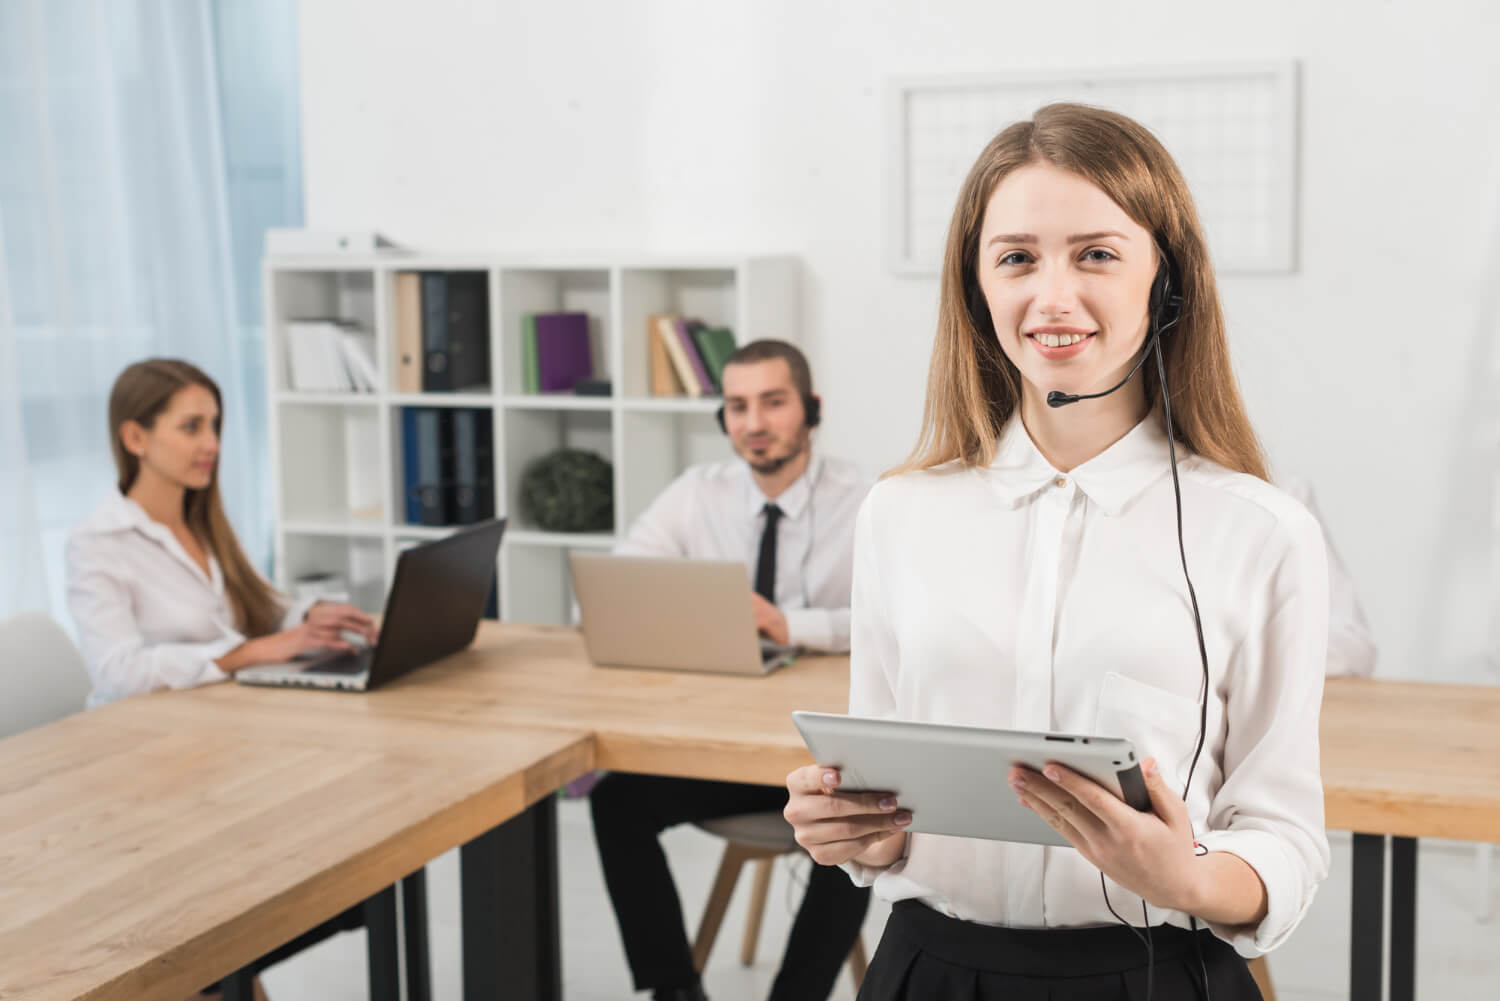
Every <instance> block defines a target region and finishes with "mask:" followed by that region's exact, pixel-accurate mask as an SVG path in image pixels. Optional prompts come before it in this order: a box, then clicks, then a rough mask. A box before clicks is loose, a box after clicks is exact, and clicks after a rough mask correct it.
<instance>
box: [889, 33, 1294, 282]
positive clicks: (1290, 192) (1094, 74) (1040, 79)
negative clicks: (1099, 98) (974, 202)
mask: <svg viewBox="0 0 1500 1001" xmlns="http://www.w3.org/2000/svg"><path fill="white" fill-rule="evenodd" d="M1246 76H1255V77H1263V78H1266V79H1267V80H1268V81H1269V82H1270V84H1271V90H1272V100H1271V115H1272V129H1271V142H1272V144H1273V156H1274V157H1275V159H1276V160H1277V161H1278V162H1283V163H1284V164H1285V169H1284V170H1281V171H1278V172H1277V173H1276V175H1275V176H1274V177H1273V179H1272V183H1271V188H1270V191H1271V199H1270V210H1269V214H1270V220H1271V224H1272V227H1273V229H1272V240H1271V246H1272V248H1273V249H1272V251H1271V253H1269V254H1267V255H1264V256H1263V257H1259V258H1244V259H1221V258H1219V257H1217V256H1215V260H1214V267H1215V270H1216V271H1217V273H1219V274H1291V273H1294V272H1295V271H1296V270H1297V268H1298V255H1297V249H1298V247H1297V237H1298V231H1299V228H1300V227H1299V218H1298V217H1299V205H1298V191H1299V189H1300V188H1301V163H1300V159H1301V158H1300V155H1299V154H1300V143H1299V137H1300V126H1301V122H1300V114H1299V113H1300V73H1299V66H1298V63H1297V61H1296V60H1294V59H1288V60H1262V61H1239V62H1215V63H1189V64H1179V65H1171V66H1149V65H1147V66H1098V67H1092V68H1089V69H1081V70H1080V69H1072V70H1069V69H1056V70H1052V69H1047V70H1041V69H1035V70H1017V71H1013V72H1008V73H984V74H950V75H943V76H898V77H891V78H889V79H887V81H886V143H885V146H886V154H885V169H886V240H885V258H886V266H887V268H888V269H889V270H890V271H892V272H893V273H895V274H897V275H901V276H905V277H921V278H932V277H936V276H937V275H938V274H939V273H940V271H941V268H942V253H941V248H942V247H943V243H940V244H939V248H940V253H939V254H938V255H937V259H935V260H931V261H924V260H917V259H915V258H913V256H912V251H911V241H910V218H911V209H912V205H911V190H910V179H909V178H908V177H907V164H908V163H910V158H909V155H908V153H909V145H908V140H909V138H910V134H909V132H908V129H907V124H908V123H907V107H908V100H909V99H910V97H911V96H912V95H914V94H918V93H926V94H931V93H941V92H943V91H973V90H984V89H986V88H1004V87H1012V86H1016V85H1022V84H1024V85H1028V86H1029V85H1036V84H1044V85H1045V84H1067V83H1071V84H1082V85H1084V86H1088V85H1089V84H1092V83H1097V82H1107V83H1115V82H1119V81H1139V80H1190V79H1191V80H1201V79H1221V78H1225V77H1234V78H1242V77H1246ZM976 154H977V151H976ZM954 195H955V196H956V195H957V192H956V191H955V192H954ZM944 242H946V234H945V240H944ZM1212 249H1213V248H1210V251H1212Z"/></svg>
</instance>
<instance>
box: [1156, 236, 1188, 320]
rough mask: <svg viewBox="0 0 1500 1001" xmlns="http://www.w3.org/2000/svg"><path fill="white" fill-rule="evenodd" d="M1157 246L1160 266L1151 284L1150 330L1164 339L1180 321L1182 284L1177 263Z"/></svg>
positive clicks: (1163, 246)
mask: <svg viewBox="0 0 1500 1001" xmlns="http://www.w3.org/2000/svg"><path fill="white" fill-rule="evenodd" d="M1157 246H1158V247H1159V248H1160V253H1161V266H1160V267H1158V268H1157V269H1156V278H1155V280H1154V281H1152V283H1151V301H1150V303H1149V308H1150V310H1151V325H1152V329H1153V330H1155V331H1157V332H1158V333H1157V336H1159V337H1164V336H1166V335H1167V334H1168V333H1170V332H1171V330H1172V328H1173V327H1175V326H1176V325H1177V321H1178V320H1180V319H1182V292H1181V288H1182V283H1181V280H1180V278H1179V277H1178V274H1177V261H1176V260H1175V259H1174V258H1173V257H1172V253H1171V251H1169V250H1167V249H1166V245H1165V244H1164V243H1161V242H1160V241H1158V243H1157Z"/></svg>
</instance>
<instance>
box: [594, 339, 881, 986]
mask: <svg viewBox="0 0 1500 1001" xmlns="http://www.w3.org/2000/svg"><path fill="white" fill-rule="evenodd" d="M723 378H724V406H723V407H722V408H721V409H720V410H719V414H718V419H719V426H720V427H721V428H722V429H723V431H724V433H725V434H726V435H728V437H729V441H730V444H731V446H732V447H733V448H734V451H735V453H736V454H737V455H738V456H739V460H742V461H738V460H736V461H730V462H722V463H711V464H706V465H701V466H694V467H693V468H691V469H689V470H687V471H686V472H685V473H683V474H682V475H681V476H679V477H678V478H677V479H676V480H675V481H674V482H673V483H672V484H671V485H670V486H669V487H667V489H666V490H665V491H664V492H663V493H662V495H661V496H660V497H658V498H657V499H656V501H655V502H654V503H652V505H651V507H650V508H648V509H647V510H646V512H645V513H644V514H642V515H641V517H640V519H639V520H638V521H637V522H636V523H635V524H634V525H633V526H631V529H630V533H629V535H628V536H627V537H626V539H625V541H624V542H623V543H622V544H621V545H620V546H619V547H618V549H617V551H618V552H620V553H622V554H629V555H633V556H671V557H679V558H689V559H716V560H743V561H744V562H745V564H746V567H747V569H748V571H749V573H750V575H751V580H752V582H753V583H754V587H755V593H754V594H752V596H751V601H752V602H753V603H754V607H755V624H756V627H757V628H758V629H759V630H760V633H761V635H763V636H764V637H766V638H767V639H769V640H771V641H772V642H774V643H777V644H780V645H783V646H795V647H804V648H807V649H809V650H817V651H825V652H831V653H842V652H844V651H847V650H848V649H849V592H850V578H851V575H852V568H853V556H854V517H855V514H856V513H857V512H858V511H859V505H860V503H861V501H863V500H864V496H865V493H866V492H867V491H868V489H869V486H870V483H869V481H868V480H867V479H866V478H865V477H864V476H863V475H861V474H860V472H859V471H858V470H857V469H856V468H855V467H854V466H853V465H852V464H850V463H847V462H844V461H842V460H839V459H833V458H829V457H827V456H823V455H817V454H814V452H813V447H812V430H813V428H815V427H817V426H818V422H819V420H820V417H821V414H820V410H821V404H822V401H821V400H820V399H819V398H818V397H817V396H816V395H814V393H813V389H812V376H811V373H810V372H809V370H808V366H807V359H806V358H804V357H803V355H802V352H801V351H799V350H797V348H795V347H793V346H792V345H791V344H788V343H786V342H784V341H775V340H762V341H754V342H752V343H750V344H746V345H744V346H743V347H741V348H739V349H738V350H737V351H735V353H734V354H733V355H731V356H730V357H729V360H728V361H727V362H726V363H725V366H724V377H723ZM791 708H793V707H790V706H789V707H788V709H791ZM590 799H591V806H592V809H593V815H594V836H595V838H596V840H597V842H598V847H599V857H600V861H601V862H602V863H603V866H604V878H605V882H606V884H607V885H608V887H609V895H610V899H611V901H612V903H613V904H614V909H615V918H616V920H617V921H618V922H619V925H620V933H621V936H622V937H623V939H624V944H625V953H626V956H627V958H628V959H629V961H630V970H631V974H632V976H633V977H634V980H635V987H636V989H637V990H651V991H653V997H654V998H655V999H657V1001H665V999H674V1001H701V999H703V998H704V994H703V988H702V986H701V984H700V981H699V977H698V973H697V971H696V970H694V968H693V957H692V950H691V947H690V946H689V944H688V938H687V930H686V928H685V926H684V922H683V916H682V906H681V903H680V902H679V900H678V897H677V890H676V887H675V885H674V884H673V882H672V875H671V873H670V871H669V870H668V868H667V861H666V856H665V855H664V854H663V853H662V850H661V845H660V843H659V842H658V840H657V836H658V834H660V832H661V831H663V830H665V829H666V828H668V827H672V826H674V825H676V824H681V823H686V822H690V821H700V820H709V819H713V818H718V817H726V816H731V815H735V814H744V813H760V812H766V811H773V810H774V811H778V812H779V811H780V810H781V809H782V808H783V807H785V806H786V800H787V792H786V789H785V788H783V787H773V786H759V785H744V784H740V783H734V782H711V781H705V780H698V779H681V778H669V777H663V776H652V775H632V774H625V773H613V774H610V775H608V776H606V777H605V778H604V779H603V780H602V781H601V782H600V783H599V784H598V785H597V786H596V787H595V788H594V790H593V793H592V795H591V797H590ZM869 903H870V897H869V891H868V890H867V889H863V888H858V887H855V886H854V885H853V884H851V883H850V881H849V877H848V876H846V875H845V874H844V873H843V871H841V870H840V869H838V868H836V867H828V866H817V865H815V866H813V868H812V872H811V875H810V876H809V878H808V884H807V892H806V893H805V895H804V896H803V900H802V907H801V908H800V910H798V912H797V917H796V920H795V922H794V923H793V925H792V932H791V937H790V939H789V940H788V942H787V947H786V952H785V954H784V956H783V958H782V963H781V969H780V971H779V972H778V974H777V976H776V980H775V982H774V983H773V985H772V987H771V1001H784V999H792V998H797V999H810V998H823V997H827V996H828V994H829V992H830V991H831V990H832V988H833V984H834V981H835V980H836V979H837V977H838V974H839V970H840V968H841V967H842V965H843V962H844V958H845V957H846V956H847V955H848V954H849V950H850V949H851V948H852V947H853V945H854V942H855V940H856V939H857V938H858V936H859V929H860V925H861V923H862V922H863V921H864V916H865V911H866V909H867V908H868V907H869Z"/></svg>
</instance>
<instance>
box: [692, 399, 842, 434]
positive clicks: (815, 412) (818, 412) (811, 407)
mask: <svg viewBox="0 0 1500 1001" xmlns="http://www.w3.org/2000/svg"><path fill="white" fill-rule="evenodd" d="M800 395H801V396H802V423H803V424H805V425H807V427H808V428H809V429H812V428H815V427H817V426H818V425H819V424H821V423H822V422H823V401H822V400H820V399H818V398H817V397H816V396H814V395H813V394H812V393H802V394H800ZM714 420H716V421H718V422H719V430H720V431H723V432H724V433H725V434H728V433H729V426H728V425H727V424H725V423H724V405H723V404H722V403H721V404H719V409H718V410H715V411H714Z"/></svg>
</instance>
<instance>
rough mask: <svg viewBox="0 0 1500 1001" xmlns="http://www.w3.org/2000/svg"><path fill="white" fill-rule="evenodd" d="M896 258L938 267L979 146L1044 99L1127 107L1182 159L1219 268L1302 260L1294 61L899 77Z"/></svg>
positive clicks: (920, 271)
mask: <svg viewBox="0 0 1500 1001" xmlns="http://www.w3.org/2000/svg"><path fill="white" fill-rule="evenodd" d="M889 94H890V98H889V102H890V129H889V135H890V143H889V149H888V152H887V170H888V174H889V190H890V207H889V212H890V228H889V235H888V238H887V239H888V260H889V264H890V267H891V269H892V270H893V271H895V272H896V273H898V274H904V275H935V274H937V273H938V271H939V268H940V266H941V264H942V259H943V244H944V241H945V240H946V238H947V234H948V224H949V222H950V220H951V218H952V215H953V206H954V203H955V201H956V200H957V198H958V191H959V188H960V187H961V186H962V185H963V182H964V177H965V176H966V175H967V174H968V171H969V168H970V167H971V166H972V165H973V163H974V160H975V159H976V158H977V157H978V156H979V153H980V151H981V150H983V149H984V147H985V145H986V144H988V143H989V141H990V140H991V139H993V138H994V137H995V135H996V134H997V133H998V132H1000V130H1002V129H1003V128H1005V127H1006V126H1007V125H1010V124H1011V123H1013V122H1017V121H1022V120H1024V119H1029V118H1030V117H1031V116H1032V114H1033V113H1035V112H1036V110H1037V109H1038V108H1040V107H1041V106H1042V105H1044V104H1050V103H1052V102H1054V101H1076V102H1078V103H1081V104H1090V105H1094V106H1096V107H1103V108H1108V109H1110V110H1112V111H1118V112H1121V113H1122V114H1126V115H1129V116H1130V117H1131V118H1134V119H1135V120H1136V121H1138V122H1140V123H1141V124H1143V125H1145V126H1146V127H1147V128H1149V129H1151V131H1152V132H1154V133H1155V134H1156V136H1157V138H1159V139H1160V140H1161V141H1162V143H1163V144H1164V145H1165V146H1166V147H1167V150H1168V151H1169V152H1170V153H1171V154H1172V156H1173V158H1175V159H1176V161H1177V164H1178V166H1179V167H1180V168H1181V169H1182V172H1183V175H1184V176H1185V177H1186V178H1187V182H1188V186H1189V187H1190V188H1191V190H1192V193H1193V198H1194V201H1195V202H1196V203H1197V206H1198V215H1199V218H1200V219H1202V221H1203V226H1204V229H1205V231H1206V233H1207V238H1208V244H1209V250H1210V252H1211V253H1212V255H1213V258H1214V265H1215V267H1216V268H1217V270H1218V271H1219V272H1221V273H1241V274H1243V273H1267V272H1269V273H1275V272H1289V271H1293V270H1295V269H1296V242H1297V241H1296V236H1297V65H1296V63H1295V62H1289V61H1287V62H1272V63H1234V64H1214V65H1207V66H1183V67H1175V68H1145V67H1141V68H1110V69H1096V70H1084V71H1067V72H1056V73H1053V72H1025V73H1011V74H1005V75H985V76H965V77H942V78H903V79H898V80H892V81H891V84H890V88H889Z"/></svg>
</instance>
